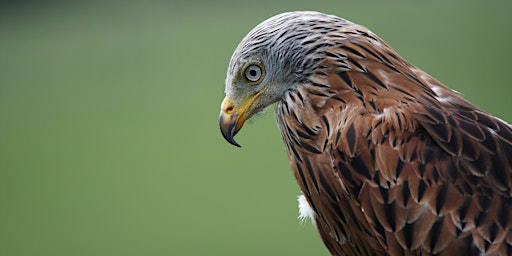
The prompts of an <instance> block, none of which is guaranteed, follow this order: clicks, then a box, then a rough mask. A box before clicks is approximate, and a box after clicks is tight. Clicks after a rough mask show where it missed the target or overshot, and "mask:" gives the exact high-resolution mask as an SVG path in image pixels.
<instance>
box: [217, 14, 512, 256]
mask: <svg viewBox="0 0 512 256" xmlns="http://www.w3.org/2000/svg"><path fill="white" fill-rule="evenodd" d="M252 59H258V60H259V61H261V63H263V64H264V65H265V67H266V72H267V74H266V76H265V78H263V79H264V80H262V82H261V83H262V84H268V85H269V86H267V87H265V88H270V89H267V91H266V92H265V93H266V98H264V97H261V101H262V102H263V103H260V104H261V105H269V104H271V103H273V102H278V105H277V108H276V117H277V123H278V125H279V128H280V131H281V134H282V138H283V141H284V142H285V145H286V149H287V154H288V159H289V163H290V166H291V169H292V171H293V174H294V176H295V178H296V180H297V182H298V185H299V186H300V188H301V190H302V192H303V194H304V198H305V200H307V203H308V204H309V206H310V208H311V209H312V211H313V212H314V213H311V212H309V213H308V214H307V215H308V216H313V217H314V223H315V226H316V227H317V229H318V232H319V234H320V236H321V238H322V240H323V242H324V243H325V245H326V247H327V248H328V249H329V251H330V252H331V253H332V254H333V255H493V256H497V255H512V230H511V229H512V221H511V220H512V202H511V200H512V160H511V159H512V127H511V126H510V125H508V124H507V123H505V122H504V121H502V120H500V119H499V118H496V117H494V116H492V115H490V114H488V113H486V112H485V111H484V110H482V109H480V108H478V107H476V106H475V105H473V104H471V103H470V102H468V101H467V100H465V99H464V98H462V97H461V96H460V95H459V94H458V93H457V92H455V91H453V90H451V89H449V88H448V87H447V86H445V85H444V84H442V83H441V82H439V81H437V80H436V79H435V78H433V77H431V76H430V75H428V74H427V73H425V72H424V71H422V70H420V69H418V68H417V67H415V66H413V65H412V64H410V63H408V62H407V61H406V60H405V59H403V58H402V57H400V56H399V55H398V54H397V53H396V52H395V51H394V50H393V49H392V48H391V47H390V46H389V45H387V44H386V43H385V42H384V41H383V40H382V39H380V38H379V37H378V36H377V35H375V34H373V33H372V32H370V31H369V30H368V29H366V28H364V27H362V26H359V25H356V24H353V23H351V22H349V21H346V20H344V19H341V18H338V17H335V16H330V15H325V14H321V13H316V12H292V13H285V14H281V15H278V16H276V17H273V18H271V19H269V20H267V21H265V22H263V23H262V24H260V25H258V26H257V27H256V28H255V29H253V30H252V31H251V32H250V33H249V34H248V36H247V37H246V38H244V40H243V41H242V43H241V44H240V45H239V47H238V48H237V50H236V51H235V53H234V55H233V57H232V60H231V63H230V68H229V69H228V78H227V80H226V85H227V86H226V94H227V96H228V97H231V98H234V99H237V98H238V99H239V98H241V97H237V96H238V95H239V94H241V95H246V94H247V93H246V94H242V93H241V92H244V93H245V91H244V90H249V89H245V88H258V87H246V86H247V85H246V84H244V83H242V82H237V81H238V80H236V79H238V76H237V74H238V72H239V71H238V69H239V68H240V67H243V65H245V64H244V63H245V61H247V60H252ZM230 85H233V86H230ZM271 85H276V86H275V87H272V86H271ZM251 90H252V89H251ZM253 94H255V93H252V94H247V95H253ZM258 95H259V94H258ZM244 97H245V96H244ZM242 98H243V97H242ZM234 101H235V100H234ZM230 110H231V109H230ZM226 127H228V126H226ZM301 200H304V199H301Z"/></svg>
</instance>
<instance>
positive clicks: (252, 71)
mask: <svg viewBox="0 0 512 256" xmlns="http://www.w3.org/2000/svg"><path fill="white" fill-rule="evenodd" d="M257 74H258V72H256V70H254V69H251V70H249V75H251V76H256V75H257Z"/></svg>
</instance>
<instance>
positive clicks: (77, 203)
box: [0, 0, 512, 256]
mask: <svg viewBox="0 0 512 256" xmlns="http://www.w3.org/2000/svg"><path fill="white" fill-rule="evenodd" d="M290 10H318V11H323V12H327V13H330V14H335V15H338V16H342V17H345V18H347V19H349V20H352V21H354V22H357V23H360V24H363V25H365V26H367V27H369V28H370V29H371V30H373V31H374V32H376V33H377V34H378V35H380V36H381V37H382V38H384V39H385V40H386V41H387V42H388V43H390V44H391V45H392V46H393V47H394V48H395V49H396V50H397V51H398V52H399V53H400V54H401V55H403V56H404V57H405V58H406V59H408V60H409V61H411V62H412V63H414V64H415V65H417V66H419V67H421V68H423V69H424V70H426V71H427V72H429V73H430V74H432V75H434V76H435V77H437V78H438V79H439V80H441V81H443V82H444V83H445V84H447V85H448V86H450V87H452V88H454V89H456V90H458V91H460V92H461V93H463V94H464V95H465V97H466V98H468V99H469V100H471V101H472V102H474V103H475V104H477V105H479V106H481V107H482V108H484V109H485V110H487V111H489V112H491V113H493V114H495V115H497V116H499V117H501V118H502V119H504V120H507V121H509V122H511V121H512V111H511V108H512V102H511V99H510V98H511V96H512V87H511V84H510V78H509V76H510V74H511V71H510V69H511V67H512V65H511V64H510V60H511V59H512V49H511V47H510V45H511V43H510V42H511V39H512V30H511V28H510V24H512V16H511V15H510V12H511V10H512V4H511V2H510V1H462V0H460V1H451V2H448V1H441V0H438V1H428V2H426V1H386V2H384V1H323V2H315V1H291V0H288V1H192V0H191V1H172V2H166V1H115V0H108V1H87V2H86V1H83V2H79V1H74V2H73V1H72V2H69V1H68V2H66V1H28V2H25V3H19V2H16V1H11V2H10V3H5V2H4V3H3V4H0V255H2V256H3V255H5V256H11V255H12V256H15V255H327V251H326V250H325V249H324V248H323V245H322V243H321V241H320V239H319V238H318V237H317V235H316V232H315V230H314V229H313V228H312V227H311V225H310V223H306V224H305V225H301V224H299V223H298V221H297V218H296V217H297V206H296V201H295V197H296V196H297V195H298V194H299V189H298V187H297V185H296V184H295V181H294V179H293V177H292V175H291V172H290V170H289V167H288V161H287V159H286V155H285V152H284V146H283V143H282V141H281V138H280V135H279V132H278V129H277V126H276V125H275V120H274V115H273V113H272V111H269V113H267V114H265V115H263V116H259V117H257V118H255V119H256V120H255V121H254V122H253V123H251V124H248V125H246V127H244V129H243V130H242V131H241V132H240V134H239V135H238V136H237V141H238V142H239V143H241V144H242V146H243V147H242V148H241V149H240V148H235V147H232V146H230V145H229V144H228V143H226V142H225V141H224V140H223V138H222V136H221V135H220V133H219V129H218V121H217V120H218V113H219V106H220V102H221V100H222V98H223V87H224V78H225V72H226V68H227V64H228V61H229V58H230V57H231V53H232V52H233V50H234V49H235V47H236V45H237V44H238V42H239V41H240V39H241V38H242V37H243V36H244V35H245V34H246V33H247V32H248V31H249V30H250V29H251V28H253V27H254V26H255V25H256V24H258V23H259V22H261V21H262V20H264V19H266V18H268V17H270V16H272V15H275V14H278V13H280V12H283V11H290Z"/></svg>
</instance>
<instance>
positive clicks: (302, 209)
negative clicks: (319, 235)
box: [297, 194, 316, 226]
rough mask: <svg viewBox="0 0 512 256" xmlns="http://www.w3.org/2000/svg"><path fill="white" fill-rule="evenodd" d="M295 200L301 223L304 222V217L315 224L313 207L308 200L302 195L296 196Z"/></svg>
mask: <svg viewBox="0 0 512 256" xmlns="http://www.w3.org/2000/svg"><path fill="white" fill-rule="evenodd" d="M297 201H299V217H298V218H299V220H300V222H301V223H304V222H305V221H306V219H308V218H309V219H310V220H311V222H313V224H314V225H315V226H316V223H315V215H316V213H315V211H313V208H311V206H310V205H309V203H308V200H307V199H306V197H305V196H304V195H302V194H301V195H299V196H298V197H297Z"/></svg>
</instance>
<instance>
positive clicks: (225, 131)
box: [219, 97, 245, 147]
mask: <svg viewBox="0 0 512 256" xmlns="http://www.w3.org/2000/svg"><path fill="white" fill-rule="evenodd" d="M243 114H244V113H242V115H240V113H239V112H237V111H235V108H234V106H233V102H231V100H230V99H229V98H228V97H226V98H224V100H223V101H222V105H221V110H220V117H219V127H220V132H221V133H222V136H224V139H226V140H227V141H228V142H229V143H231V144H232V145H234V146H237V147H240V145H239V144H238V143H236V141H235V139H234V138H233V137H235V135H236V134H237V133H238V131H240V129H241V128H242V126H243V125H244V123H245V118H243V116H244V115H243Z"/></svg>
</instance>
